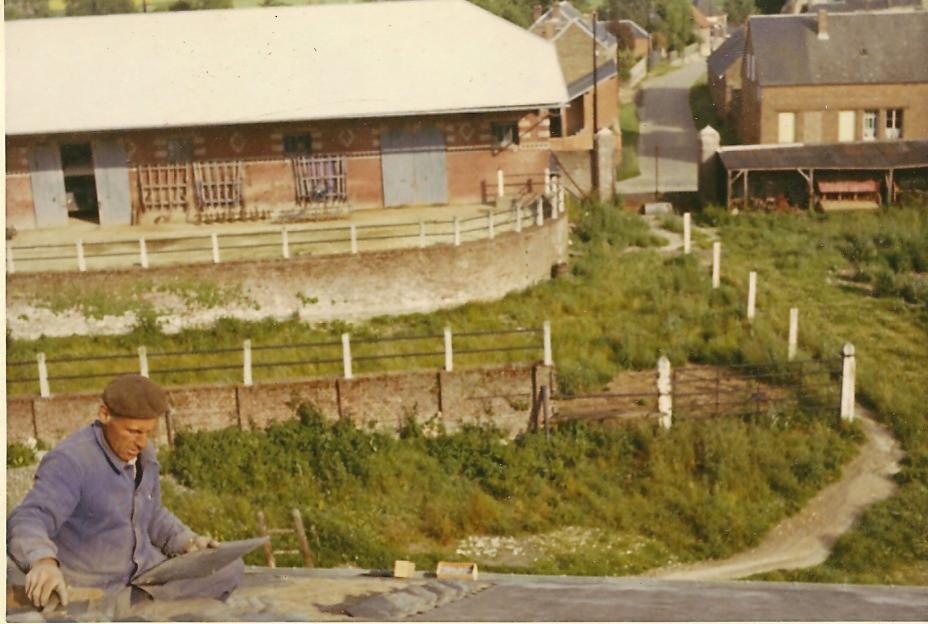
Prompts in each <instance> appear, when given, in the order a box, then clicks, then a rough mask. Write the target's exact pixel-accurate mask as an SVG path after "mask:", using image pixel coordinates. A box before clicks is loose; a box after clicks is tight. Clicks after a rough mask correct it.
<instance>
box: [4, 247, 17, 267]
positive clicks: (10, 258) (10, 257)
mask: <svg viewBox="0 0 928 624" xmlns="http://www.w3.org/2000/svg"><path fill="white" fill-rule="evenodd" d="M6 272H7V273H16V265H15V264H13V248H12V247H10V244H9V243H7V245H6Z"/></svg>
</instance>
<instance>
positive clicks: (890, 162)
mask: <svg viewBox="0 0 928 624" xmlns="http://www.w3.org/2000/svg"><path fill="white" fill-rule="evenodd" d="M719 157H720V158H721V159H722V164H723V165H724V166H725V168H726V169H728V170H729V171H731V170H735V169H750V170H767V171H772V170H786V169H894V168H905V167H928V141H859V142H856V143H822V144H817V145H798V144H797V145H762V146H761V145H758V146H755V145H749V146H740V145H739V146H733V147H723V148H722V149H721V150H720V151H719Z"/></svg>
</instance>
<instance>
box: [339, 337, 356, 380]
mask: <svg viewBox="0 0 928 624" xmlns="http://www.w3.org/2000/svg"><path fill="white" fill-rule="evenodd" d="M342 374H343V376H344V377H345V379H352V378H354V374H353V373H352V370H351V336H350V335H348V334H342Z"/></svg>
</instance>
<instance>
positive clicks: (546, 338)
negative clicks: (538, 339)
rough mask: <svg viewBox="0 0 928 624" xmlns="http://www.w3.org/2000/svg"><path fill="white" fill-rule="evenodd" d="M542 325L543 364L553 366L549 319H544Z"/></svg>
mask: <svg viewBox="0 0 928 624" xmlns="http://www.w3.org/2000/svg"><path fill="white" fill-rule="evenodd" d="M543 327H544V331H543V334H542V344H543V345H544V353H545V366H554V355H553V354H552V353H551V321H545V324H544V326H543Z"/></svg>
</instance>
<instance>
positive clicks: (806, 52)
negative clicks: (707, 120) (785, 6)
mask: <svg viewBox="0 0 928 624" xmlns="http://www.w3.org/2000/svg"><path fill="white" fill-rule="evenodd" d="M817 19H818V18H817V16H816V15H760V16H754V17H751V18H750V20H749V21H748V29H749V31H750V38H751V43H752V47H753V50H754V55H755V57H756V58H757V76H758V81H759V82H760V84H761V85H764V86H776V85H816V84H894V83H915V82H928V62H925V59H928V13H924V12H920V11H919V12H915V13H832V14H829V15H828V26H827V28H828V38H827V39H824V40H822V39H818V35H817Z"/></svg>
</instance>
